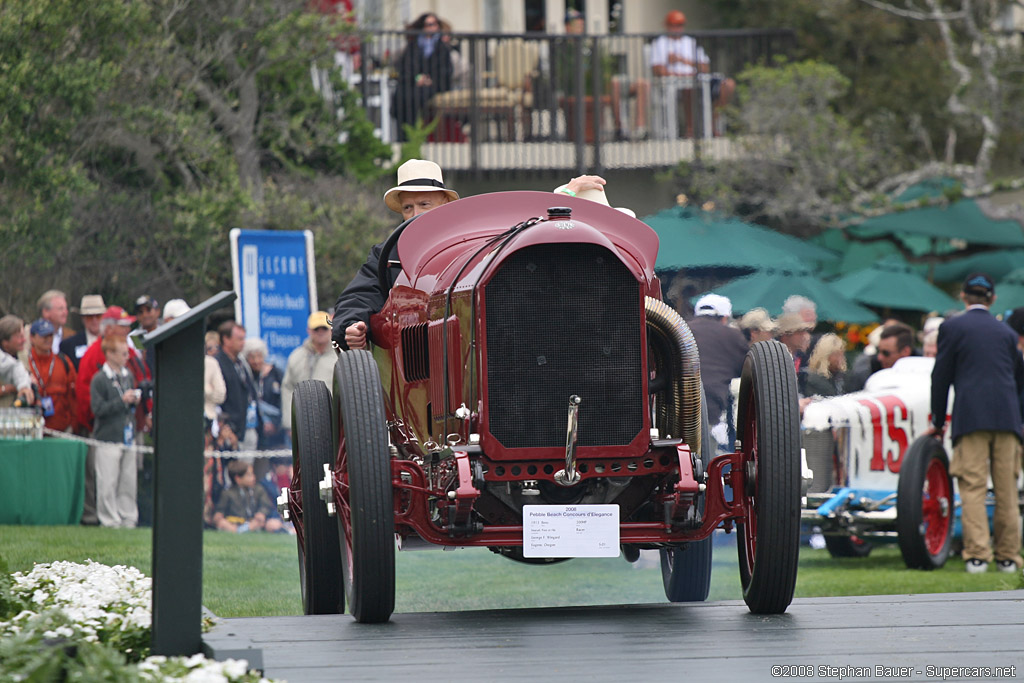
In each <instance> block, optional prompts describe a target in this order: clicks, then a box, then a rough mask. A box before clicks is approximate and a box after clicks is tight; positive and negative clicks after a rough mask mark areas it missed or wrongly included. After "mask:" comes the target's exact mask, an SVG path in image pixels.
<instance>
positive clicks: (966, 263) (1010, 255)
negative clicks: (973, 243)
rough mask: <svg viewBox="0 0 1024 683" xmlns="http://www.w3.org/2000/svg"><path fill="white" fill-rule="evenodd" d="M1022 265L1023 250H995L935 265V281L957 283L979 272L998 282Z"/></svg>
mask: <svg viewBox="0 0 1024 683" xmlns="http://www.w3.org/2000/svg"><path fill="white" fill-rule="evenodd" d="M1022 263H1024V249H996V250H994V251H986V252H982V253H980V254H972V255H971V256H965V257H963V258H959V259H956V260H954V261H947V262H946V263H939V264H936V265H935V279H936V280H939V281H940V282H957V281H960V280H963V279H964V278H965V277H967V276H968V275H970V274H971V273H974V272H976V271H979V270H980V271H981V272H983V273H988V274H989V275H991V276H992V277H994V278H995V279H996V280H1000V279H1001V278H1004V277H1006V276H1007V275H1009V274H1010V271H1012V270H1014V269H1015V268H1017V267H1018V266H1020V264H1022Z"/></svg>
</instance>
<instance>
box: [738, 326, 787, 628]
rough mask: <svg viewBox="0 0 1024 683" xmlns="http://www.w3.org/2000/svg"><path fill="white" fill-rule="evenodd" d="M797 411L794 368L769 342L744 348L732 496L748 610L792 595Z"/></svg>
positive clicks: (774, 605)
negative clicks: (737, 509)
mask: <svg viewBox="0 0 1024 683" xmlns="http://www.w3.org/2000/svg"><path fill="white" fill-rule="evenodd" d="M799 415H800V411H799V406H798V404H797V387H796V372H795V371H794V367H793V358H792V356H790V355H789V351H787V350H786V347H785V346H783V345H782V344H780V343H778V342H776V341H767V342H758V343H757V344H754V346H752V347H751V349H750V352H749V353H748V354H747V358H746V360H745V361H744V363H743V372H742V374H741V376H740V394H739V418H738V420H737V427H738V430H737V437H738V439H739V442H740V453H741V459H740V460H741V463H740V471H739V472H733V473H732V481H733V495H734V496H735V497H736V499H737V500H741V501H742V503H743V506H744V508H745V509H746V511H747V517H746V519H745V520H744V521H743V522H741V523H739V524H738V531H739V538H738V539H737V547H738V555H739V564H740V582H741V583H742V585H743V599H744V601H745V602H746V603H747V607H748V608H749V609H750V611H751V612H753V613H754V614H780V613H782V612H785V611H786V608H787V607H789V604H790V603H791V602H792V601H793V591H794V589H795V587H796V572H797V560H798V558H799V551H800V417H799Z"/></svg>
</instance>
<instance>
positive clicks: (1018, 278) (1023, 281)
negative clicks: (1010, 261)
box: [992, 268, 1024, 313]
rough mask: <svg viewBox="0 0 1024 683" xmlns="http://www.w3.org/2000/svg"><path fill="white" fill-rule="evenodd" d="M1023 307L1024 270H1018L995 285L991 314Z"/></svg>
mask: <svg viewBox="0 0 1024 683" xmlns="http://www.w3.org/2000/svg"><path fill="white" fill-rule="evenodd" d="M1021 306H1024V268H1018V269H1017V270H1015V271H1013V272H1012V273H1010V274H1009V275H1007V276H1006V277H1004V278H1003V279H1002V280H1000V281H999V282H997V283H996V301H995V303H994V304H992V312H993V313H1003V312H1004V311H1009V310H1012V309H1014V308H1020V307H1021Z"/></svg>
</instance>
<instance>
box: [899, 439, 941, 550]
mask: <svg viewBox="0 0 1024 683" xmlns="http://www.w3.org/2000/svg"><path fill="white" fill-rule="evenodd" d="M954 514H955V505H954V501H953V480H952V479H951V478H950V476H949V457H948V456H947V455H946V449H945V448H943V447H942V442H941V441H939V440H938V439H936V438H934V437H932V436H927V435H925V436H921V437H919V438H918V439H917V440H915V441H914V443H912V444H910V448H908V449H907V452H906V454H905V455H904V456H903V461H902V462H901V463H900V477H899V483H898V484H897V487H896V532H897V535H898V537H899V544H900V553H901V554H902V555H903V562H904V564H906V565H907V567H908V568H910V569H938V568H939V567H941V566H942V565H944V564H945V563H946V560H947V559H948V558H949V554H950V551H951V549H952V544H953V524H954Z"/></svg>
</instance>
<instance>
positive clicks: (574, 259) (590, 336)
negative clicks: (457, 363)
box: [484, 244, 645, 448]
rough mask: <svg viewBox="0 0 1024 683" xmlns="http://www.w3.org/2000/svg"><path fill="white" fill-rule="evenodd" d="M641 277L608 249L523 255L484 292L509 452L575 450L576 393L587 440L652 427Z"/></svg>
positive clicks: (573, 247)
mask: <svg viewBox="0 0 1024 683" xmlns="http://www.w3.org/2000/svg"><path fill="white" fill-rule="evenodd" d="M639 287H640V285H639V283H638V282H637V280H636V279H635V278H634V277H633V275H632V274H631V273H630V272H629V270H628V269H627V268H626V267H625V266H624V265H623V264H622V263H621V262H620V261H619V260H618V258H616V257H615V256H614V255H613V254H611V253H610V252H609V251H608V250H607V249H605V248H604V247H600V246H598V245H591V244H543V245H537V246H533V247H527V248H526V249H523V250H521V251H519V252H517V253H515V254H513V255H512V256H511V257H510V258H509V259H508V260H507V261H506V262H505V263H504V264H502V266H501V270H500V271H498V273H496V274H495V276H494V277H493V278H492V279H491V281H490V283H488V285H487V289H486V291H485V292H484V297H485V302H486V315H487V321H486V329H487V383H488V384H487V387H488V406H487V407H488V419H489V424H490V432H491V434H493V435H494V436H495V437H496V438H497V439H498V440H499V441H500V442H501V443H502V444H503V445H504V446H505V447H506V448H531V447H551V446H561V447H564V446H565V432H566V415H567V410H568V405H569V396H570V395H572V394H576V395H578V396H580V397H581V398H582V399H583V403H582V404H581V405H580V418H579V434H578V441H577V443H578V444H579V445H580V446H612V445H624V444H627V443H629V442H630V441H632V440H633V439H634V438H635V437H636V435H637V433H639V432H640V430H641V429H642V428H643V410H644V405H645V401H644V397H643V395H642V391H643V385H642V381H643V369H642V368H641V365H640V364H641V338H642V337H641V330H642V325H643V324H644V310H643V307H642V306H641V305H640V290H639Z"/></svg>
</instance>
